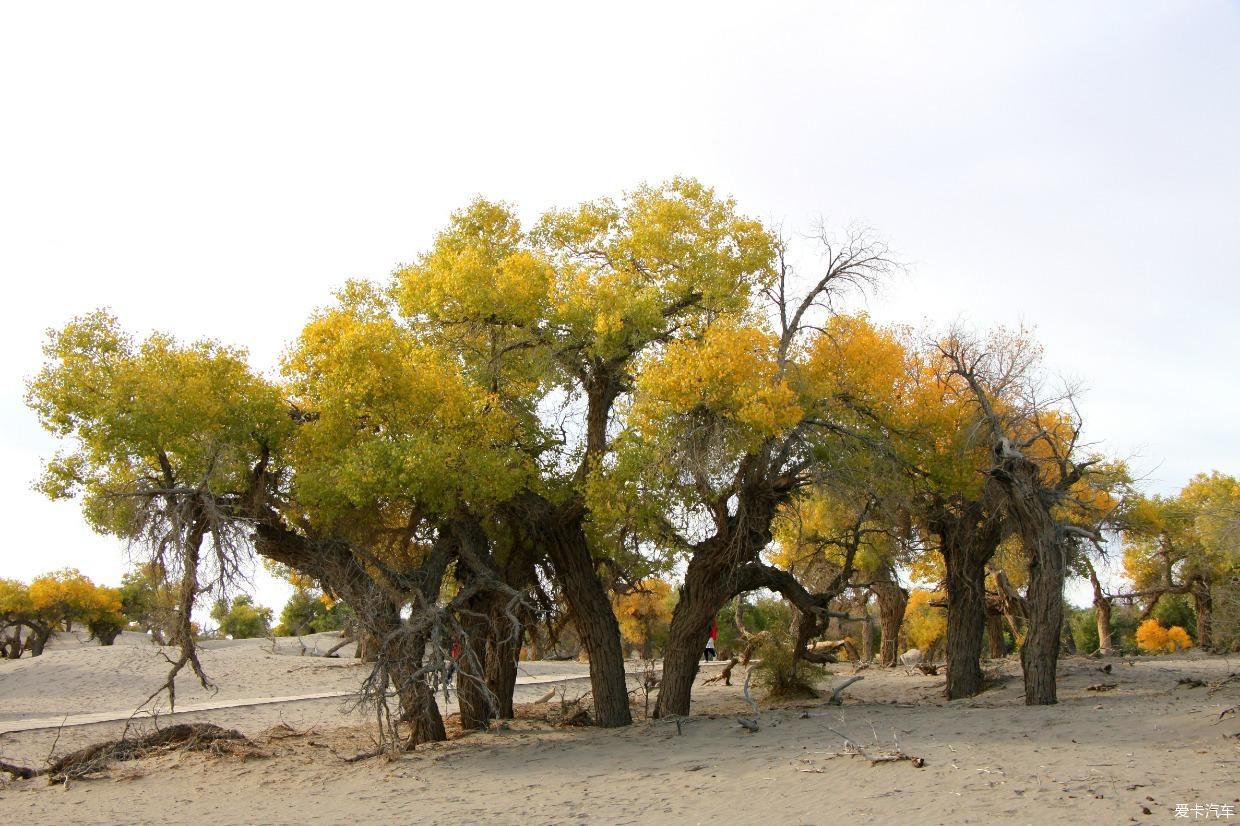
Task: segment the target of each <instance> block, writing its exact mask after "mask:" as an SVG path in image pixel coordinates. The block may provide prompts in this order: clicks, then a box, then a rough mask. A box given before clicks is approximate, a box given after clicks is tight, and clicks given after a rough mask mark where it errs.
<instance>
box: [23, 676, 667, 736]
mask: <svg viewBox="0 0 1240 826" xmlns="http://www.w3.org/2000/svg"><path fill="white" fill-rule="evenodd" d="M642 673H643V672H630V673H629V676H630V677H635V676H640V675H641V674H642ZM588 679H590V675H589V674H543V675H538V676H527V677H518V678H517V685H518V686H529V685H541V684H544V683H568V682H573V681H574V680H588ZM353 693H354V692H352V691H324V692H320V693H318V694H292V695H289V696H287V697H258V698H253V699H245V700H222V701H219V702H208V703H192V704H189V705H178V706H177V710H176V711H175V712H173V713H175V714H189V713H191V712H195V711H215V710H217V709H221V708H243V707H246V706H263V705H269V704H271V703H296V702H300V701H302V700H329V699H333V698H339V697H349V696H351V695H352V694H353ZM167 715H168V712H166V711H161V712H160V716H161V717H163V716H167ZM134 716H135V714H134V712H133V711H132V710H129V711H98V712H92V713H90V714H69V715H61V716H59V717H30V718H27V719H24V720H3V721H0V734H5V733H8V732H14V731H35V730H38V729H51V728H65V727H68V726H88V725H91V724H92V723H115V722H121V721H124V720H128V719H129V718H131V717H134ZM136 716H139V717H144V716H147V713H146V712H143V713H142V714H139V715H136Z"/></svg>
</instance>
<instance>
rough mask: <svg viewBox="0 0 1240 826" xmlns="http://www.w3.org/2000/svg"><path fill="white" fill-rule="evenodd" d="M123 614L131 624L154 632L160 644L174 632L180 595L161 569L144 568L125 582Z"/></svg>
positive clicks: (123, 581) (136, 570)
mask: <svg viewBox="0 0 1240 826" xmlns="http://www.w3.org/2000/svg"><path fill="white" fill-rule="evenodd" d="M119 594H120V601H121V612H122V613H123V614H124V615H125V619H126V621H127V622H129V623H132V624H134V625H137V626H138V628H140V629H141V630H143V631H151V632H154V633H155V635H156V638H157V641H162V640H163V639H164V636H165V635H166V634H167V633H169V632H170V631H171V619H172V612H173V610H174V608H175V606H176V595H175V594H174V593H173V591H172V588H171V587H170V586H169V585H168V583H167V582H166V581H164V577H163V576H161V575H160V569H159V566H157V565H153V564H148V565H140V566H138V567H137V568H135V569H134V570H132V571H129V572H128V573H126V574H125V575H124V576H123V577H122V578H121V587H120V588H119Z"/></svg>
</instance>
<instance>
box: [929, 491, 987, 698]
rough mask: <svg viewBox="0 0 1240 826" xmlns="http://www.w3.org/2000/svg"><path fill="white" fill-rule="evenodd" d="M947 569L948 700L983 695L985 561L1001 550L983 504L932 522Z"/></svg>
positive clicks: (961, 506)
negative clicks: (982, 658)
mask: <svg viewBox="0 0 1240 826" xmlns="http://www.w3.org/2000/svg"><path fill="white" fill-rule="evenodd" d="M930 525H931V529H932V530H933V531H934V532H935V533H936V534H937V535H938V537H939V548H940V551H941V553H942V554H943V561H944V562H945V563H946V567H947V688H946V691H945V693H946V696H947V698H948V699H949V700H957V699H960V698H962V697H972V696H973V695H975V694H979V693H981V691H982V688H983V685H982V667H981V662H980V661H981V657H982V630H983V628H984V627H985V624H986V563H987V562H989V561H990V558H991V557H992V556H994V553H995V551H996V550H997V549H998V547H999V538H1000V532H999V522H998V520H997V519H996V518H994V516H993V514H990V513H988V512H987V509H986V508H985V507H984V506H983V504H982V503H981V502H978V501H967V502H958V503H956V507H955V508H948V507H947V506H945V505H941V506H940V507H939V508H938V509H937V513H935V515H934V518H933V519H932V520H931V521H930Z"/></svg>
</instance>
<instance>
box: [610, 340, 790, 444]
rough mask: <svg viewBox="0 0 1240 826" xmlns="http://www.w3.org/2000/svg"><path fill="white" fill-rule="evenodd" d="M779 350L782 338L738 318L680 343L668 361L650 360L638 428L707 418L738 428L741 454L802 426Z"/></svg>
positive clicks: (641, 380) (641, 382)
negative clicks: (693, 416) (687, 417)
mask: <svg viewBox="0 0 1240 826" xmlns="http://www.w3.org/2000/svg"><path fill="white" fill-rule="evenodd" d="M778 348H779V342H778V340H777V339H776V337H775V336H773V335H771V334H770V333H767V332H764V331H763V330H760V329H758V328H756V327H752V326H749V325H746V324H744V323H742V322H740V321H738V320H736V319H721V320H719V321H716V322H715V323H713V324H711V325H710V326H709V327H708V328H707V329H706V332H705V334H704V335H703V336H702V337H701V338H696V339H681V340H678V341H675V342H673V343H672V344H670V345H668V347H667V348H666V350H665V351H664V352H663V354H662V357H660V358H654V357H651V358H648V359H645V360H643V363H642V365H641V369H640V373H639V377H638V389H637V397H636V401H635V403H634V407H633V417H634V423H635V425H636V426H637V427H638V428H639V429H641V430H643V431H655V430H657V429H658V428H659V427H660V426H661V424H662V423H664V422H666V421H667V420H668V419H675V418H677V417H679V416H684V415H687V414H693V413H697V412H706V413H709V414H711V415H713V416H714V417H716V418H717V419H718V420H720V421H723V422H726V423H730V424H731V425H733V426H734V428H735V437H736V438H737V440H738V442H739V445H740V446H741V447H742V449H751V448H753V447H755V446H756V445H757V444H758V443H760V442H761V441H762V440H764V439H766V438H768V437H770V436H775V435H777V434H779V433H781V432H783V431H785V430H787V429H789V428H791V427H793V426H795V425H796V424H797V423H798V422H799V421H800V420H801V417H802V415H803V410H802V408H801V407H800V405H799V404H798V401H797V394H796V392H795V391H794V390H793V388H792V386H791V385H790V383H789V382H788V381H787V380H786V379H785V378H784V377H783V376H782V375H781V372H780V369H779V364H778V361H777V353H778Z"/></svg>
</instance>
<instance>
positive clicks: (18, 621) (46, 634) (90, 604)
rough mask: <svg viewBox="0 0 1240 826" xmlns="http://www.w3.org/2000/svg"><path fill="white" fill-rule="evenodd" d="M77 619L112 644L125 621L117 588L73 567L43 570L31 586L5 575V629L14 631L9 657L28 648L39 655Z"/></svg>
mask: <svg viewBox="0 0 1240 826" xmlns="http://www.w3.org/2000/svg"><path fill="white" fill-rule="evenodd" d="M74 623H79V624H84V625H86V626H87V628H88V629H89V630H90V634H91V637H92V638H94V639H97V640H99V644H100V645H111V644H112V642H113V641H114V640H115V639H116V636H117V634H119V633H120V630H121V627H122V626H123V623H124V617H123V615H122V614H121V602H120V596H119V592H118V591H117V589H115V588H107V587H101V586H97V585H95V583H93V582H92V581H91V580H90V578H89V577H86V576H83V575H82V573H81V572H80V571H78V570H76V569H74V568H65V569H63V570H60V571H55V572H52V573H49V574H43V575H42V576H39V577H36V578H35V579H34V580H32V581H31V582H30V584H29V585H28V586H27V585H25V584H23V583H21V582H18V581H16V580H11V579H6V580H0V635H2V634H4V633H5V632H6V631H7V632H8V635H9V636H8V638H7V639H6V640H4V649H5V654H4V655H5V656H6V657H9V658H11V659H17V658H18V657H20V656H21V653H22V651H23V650H29V651H30V654H31V656H33V657H37V656H39V655H41V654H42V653H43V649H44V648H45V647H46V645H47V643H48V641H49V640H50V639H51V638H52V636H53V635H54V634H55V633H56V632H57V631H58V630H65V631H68V630H72V628H73V625H74ZM23 628H24V629H27V633H26V635H25V637H24V638H23V636H22V633H23V632H22V629H23Z"/></svg>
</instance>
